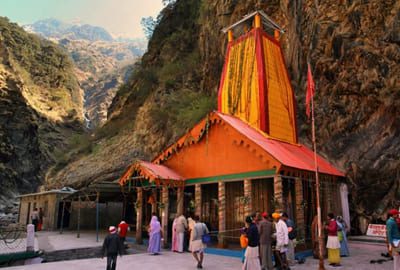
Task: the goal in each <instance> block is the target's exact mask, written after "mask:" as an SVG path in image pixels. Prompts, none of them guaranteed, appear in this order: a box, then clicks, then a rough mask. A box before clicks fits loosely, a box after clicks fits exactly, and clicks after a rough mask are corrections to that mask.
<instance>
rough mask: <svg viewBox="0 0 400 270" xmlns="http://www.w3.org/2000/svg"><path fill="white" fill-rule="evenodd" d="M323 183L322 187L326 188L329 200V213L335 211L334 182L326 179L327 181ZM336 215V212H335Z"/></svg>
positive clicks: (325, 191)
mask: <svg viewBox="0 0 400 270" xmlns="http://www.w3.org/2000/svg"><path fill="white" fill-rule="evenodd" d="M321 184H322V189H324V193H325V194H326V200H327V201H328V205H327V211H328V213H331V212H333V209H334V207H333V202H332V184H331V182H330V180H326V179H325V183H321ZM333 214H335V215H336V213H333Z"/></svg>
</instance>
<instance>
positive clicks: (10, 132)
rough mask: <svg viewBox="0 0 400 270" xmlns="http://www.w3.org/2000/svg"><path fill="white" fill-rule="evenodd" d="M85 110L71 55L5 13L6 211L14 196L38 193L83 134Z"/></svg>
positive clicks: (1, 96) (1, 50)
mask: <svg viewBox="0 0 400 270" xmlns="http://www.w3.org/2000/svg"><path fill="white" fill-rule="evenodd" d="M82 108H83V99H82V92H81V89H80V88H79V84H78V81H77V79H76V77H75V75H74V72H73V64H72V62H71V60H70V58H69V57H68V55H67V54H65V53H64V52H63V51H62V50H61V49H59V48H58V46H57V45H56V44H54V43H52V42H49V41H46V40H44V39H41V38H39V37H37V36H35V35H32V34H28V33H26V32H25V31H24V30H23V29H22V28H21V27H19V26H17V25H16V24H14V23H10V22H9V21H8V19H6V18H3V17H0V114H1V117H0V179H1V185H2V188H1V189H0V205H1V207H0V212H1V213H3V212H7V211H11V210H12V203H13V200H10V198H12V197H13V195H14V194H18V193H20V192H32V191H35V190H36V188H37V187H38V186H39V185H41V184H42V183H43V179H44V177H45V173H46V171H47V169H48V168H49V166H51V165H52V164H55V163H56V161H57V160H59V157H60V156H61V155H62V154H63V152H64V151H66V149H67V148H69V147H70V146H71V138H73V137H74V136H77V134H80V133H82V131H83V129H82V124H83V111H82ZM14 210H15V208H14Z"/></svg>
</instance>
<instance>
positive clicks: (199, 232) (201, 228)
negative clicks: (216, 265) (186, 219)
mask: <svg viewBox="0 0 400 270" xmlns="http://www.w3.org/2000/svg"><path fill="white" fill-rule="evenodd" d="M193 220H194V222H195V224H194V226H193V231H192V239H193V240H192V242H191V249H192V254H193V257H194V258H195V259H196V262H197V268H200V269H201V268H203V259H204V249H205V248H206V244H204V243H203V241H202V236H203V235H204V234H207V233H208V228H207V226H206V224H204V223H202V222H200V218H199V216H194V217H193Z"/></svg>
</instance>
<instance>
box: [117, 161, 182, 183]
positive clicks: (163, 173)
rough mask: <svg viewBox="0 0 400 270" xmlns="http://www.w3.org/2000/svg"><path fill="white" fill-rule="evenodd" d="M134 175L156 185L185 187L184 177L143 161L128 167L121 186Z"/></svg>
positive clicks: (164, 167) (121, 179)
mask: <svg viewBox="0 0 400 270" xmlns="http://www.w3.org/2000/svg"><path fill="white" fill-rule="evenodd" d="M134 174H136V175H137V176H140V177H143V178H144V179H146V180H149V181H150V183H155V184H156V185H170V184H172V185H178V186H179V185H184V181H183V180H184V179H183V177H182V176H180V175H179V174H177V173H176V172H175V171H173V170H171V169H170V168H168V167H166V166H163V165H158V164H154V163H150V162H147V161H142V160H139V161H136V162H135V163H133V164H132V165H130V166H129V167H128V169H127V170H126V171H125V173H124V174H123V175H122V177H121V178H120V179H119V184H120V185H124V184H125V183H126V182H127V181H129V179H130V178H131V177H132V175H134Z"/></svg>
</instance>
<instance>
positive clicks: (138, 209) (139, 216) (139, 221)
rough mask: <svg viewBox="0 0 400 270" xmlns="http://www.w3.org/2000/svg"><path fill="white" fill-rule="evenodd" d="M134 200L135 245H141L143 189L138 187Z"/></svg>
mask: <svg viewBox="0 0 400 270" xmlns="http://www.w3.org/2000/svg"><path fill="white" fill-rule="evenodd" d="M136 191H137V198H136V243H137V244H142V243H143V239H142V226H143V189H142V188H140V187H138V188H137V189H136Z"/></svg>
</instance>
